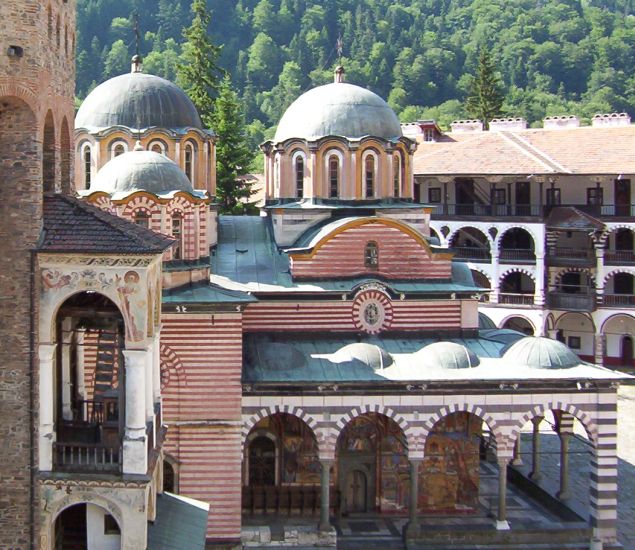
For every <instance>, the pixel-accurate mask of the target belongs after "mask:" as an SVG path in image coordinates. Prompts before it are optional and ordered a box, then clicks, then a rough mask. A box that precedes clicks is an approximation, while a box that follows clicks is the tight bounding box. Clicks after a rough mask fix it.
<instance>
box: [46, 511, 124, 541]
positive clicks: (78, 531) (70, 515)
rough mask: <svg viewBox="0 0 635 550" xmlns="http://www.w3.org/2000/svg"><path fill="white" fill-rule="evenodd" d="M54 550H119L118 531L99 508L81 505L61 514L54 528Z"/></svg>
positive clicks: (111, 520)
mask: <svg viewBox="0 0 635 550" xmlns="http://www.w3.org/2000/svg"><path fill="white" fill-rule="evenodd" d="M53 532H54V535H53V545H52V546H53V549H54V550H90V549H93V548H99V550H119V548H121V528H120V526H119V524H118V523H117V520H116V519H115V518H114V517H113V516H112V515H111V514H109V513H108V512H107V511H106V510H105V509H103V508H102V507H101V506H97V505H95V504H91V503H80V504H75V505H73V506H70V507H68V508H66V509H65V510H63V511H62V512H61V513H60V514H59V515H58V516H57V518H56V519H55V524H54V527H53Z"/></svg>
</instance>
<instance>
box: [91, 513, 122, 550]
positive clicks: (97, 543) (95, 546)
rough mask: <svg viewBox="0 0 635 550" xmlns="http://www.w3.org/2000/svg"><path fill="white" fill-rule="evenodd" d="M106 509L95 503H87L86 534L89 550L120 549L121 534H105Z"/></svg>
mask: <svg viewBox="0 0 635 550" xmlns="http://www.w3.org/2000/svg"><path fill="white" fill-rule="evenodd" d="M105 515H106V511H105V510H104V509H103V508H100V507H99V506H95V505H94V504H87V505H86V534H87V542H88V550H119V549H120V548H121V536H120V535H106V534H104V517H105Z"/></svg>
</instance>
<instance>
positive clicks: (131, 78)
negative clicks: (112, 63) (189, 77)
mask: <svg viewBox="0 0 635 550" xmlns="http://www.w3.org/2000/svg"><path fill="white" fill-rule="evenodd" d="M112 126H125V127H127V128H135V129H142V128H152V127H158V128H169V129H178V128H199V129H202V128H203V124H202V123H201V118H200V117H199V115H198V112H197V110H196V107H194V104H193V103H192V102H191V101H190V99H189V98H188V97H187V95H186V94H185V92H184V91H183V90H181V88H179V87H178V86H177V85H176V84H174V83H172V82H170V81H169V80H165V79H164V78H161V77H159V76H154V75H150V74H144V73H142V72H132V73H129V74H124V75H121V76H116V77H114V78H111V79H110V80H106V82H104V83H102V84H100V85H99V86H97V87H96V88H95V89H94V90H93V91H92V92H91V93H90V94H88V97H86V99H85V100H84V102H83V103H82V105H81V107H80V108H79V111H78V112H77V116H76V117H75V128H86V129H89V130H95V129H101V128H110V127H112Z"/></svg>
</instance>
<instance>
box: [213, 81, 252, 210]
mask: <svg viewBox="0 0 635 550" xmlns="http://www.w3.org/2000/svg"><path fill="white" fill-rule="evenodd" d="M212 127H213V128H214V131H215V132H216V135H217V136H218V141H217V142H216V199H217V200H218V202H219V203H220V205H221V211H222V212H233V213H238V212H241V211H244V208H245V206H243V205H244V204H245V202H246V206H247V207H248V201H245V202H242V201H241V199H249V197H251V195H252V194H253V191H252V190H251V185H252V184H251V183H250V182H248V181H246V180H245V179H244V178H243V179H241V178H240V176H244V175H246V174H247V173H248V168H249V165H250V163H251V161H252V157H253V154H252V152H251V151H250V149H249V146H248V145H247V139H246V136H245V122H244V115H243V112H242V109H241V106H240V102H239V100H238V95H237V94H236V92H235V91H234V89H233V88H232V83H231V78H230V76H229V75H225V78H224V79H223V81H222V82H221V84H220V89H219V93H218V98H217V99H216V105H215V110H214V116H213V126H212Z"/></svg>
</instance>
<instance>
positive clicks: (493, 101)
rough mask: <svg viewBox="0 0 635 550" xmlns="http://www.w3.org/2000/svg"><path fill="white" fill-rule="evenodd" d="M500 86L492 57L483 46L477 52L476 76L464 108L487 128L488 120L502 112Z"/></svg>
mask: <svg viewBox="0 0 635 550" xmlns="http://www.w3.org/2000/svg"><path fill="white" fill-rule="evenodd" d="M501 88H502V86H501V82H500V79H499V77H498V75H497V74H496V69H495V67H494V63H493V61H492V58H491V57H490V54H489V52H488V51H487V49H486V48H484V47H483V48H481V50H480V52H479V56H478V67H477V69H476V76H474V77H473V78H472V83H471V87H470V95H469V96H468V98H467V101H466V102H465V109H466V110H467V112H468V113H470V115H471V116H473V117H474V118H477V119H479V120H482V121H483V125H484V127H485V128H488V125H489V121H490V120H492V119H493V118H495V117H496V116H498V115H500V114H501V112H502V111H501V110H502V107H503V99H504V97H503V93H502V91H501Z"/></svg>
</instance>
